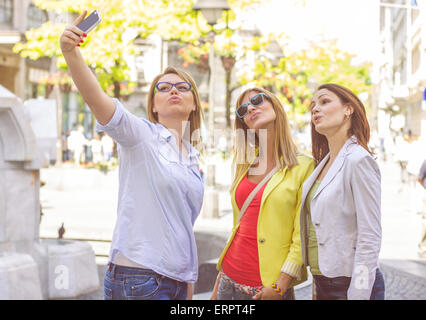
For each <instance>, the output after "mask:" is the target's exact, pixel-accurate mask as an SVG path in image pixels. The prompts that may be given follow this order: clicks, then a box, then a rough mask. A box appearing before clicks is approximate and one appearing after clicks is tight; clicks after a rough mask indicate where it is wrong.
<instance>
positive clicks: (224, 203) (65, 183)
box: [40, 156, 426, 300]
mask: <svg viewBox="0 0 426 320" xmlns="http://www.w3.org/2000/svg"><path fill="white" fill-rule="evenodd" d="M215 163H216V164H217V168H216V182H217V184H218V188H217V189H218V191H219V210H220V213H219V219H205V218H203V217H202V216H200V218H198V220H197V222H196V224H195V227H194V230H196V231H209V232H218V233H221V234H224V233H225V234H226V233H228V234H229V232H230V231H231V228H232V213H231V205H230V196H229V191H228V190H229V183H230V182H231V181H230V172H231V166H230V161H229V160H228V161H223V160H221V158H220V157H219V156H218V157H217V159H215ZM379 164H380V168H381V173H382V227H383V239H382V248H381V253H380V264H381V268H382V271H383V272H384V275H385V282H386V298H387V299H422V300H423V299H426V262H425V261H426V260H425V259H424V258H423V259H421V258H420V257H419V255H418V246H417V245H418V242H419V240H420V236H421V227H422V223H423V222H424V220H422V217H421V216H420V215H418V214H416V213H415V212H414V209H413V208H412V207H413V206H412V205H411V204H412V202H413V201H412V200H413V196H414V195H413V192H412V191H411V189H410V188H409V187H408V186H406V185H402V184H401V182H400V180H399V177H400V175H399V167H398V166H397V165H396V164H395V163H394V162H379ZM41 179H42V180H43V181H45V182H46V185H45V186H44V187H43V188H42V189H41V191H40V197H41V201H42V206H43V213H44V215H43V218H42V221H41V224H40V236H41V237H57V230H58V228H59V227H60V225H61V223H62V222H64V225H65V229H66V233H65V236H64V237H65V238H89V239H90V238H97V239H106V240H109V239H111V237H112V232H113V228H114V225H115V219H116V208H117V193H118V172H117V170H114V171H111V172H109V173H108V174H106V175H105V174H103V173H101V172H100V171H98V170H96V169H82V168H72V167H68V168H67V167H63V168H49V169H43V170H42V171H41ZM93 247H94V249H95V251H96V252H97V253H99V252H101V253H108V250H109V244H108V243H107V244H102V243H98V244H93ZM105 262H106V260H105V259H103V258H98V264H99V267H100V280H101V282H102V280H103V276H104V274H105V270H104V267H103V266H102V265H103V264H105ZM101 289H102V288H101ZM102 290H103V289H102ZM102 297H103V293H102V291H101V290H99V292H94V293H93V294H89V295H85V296H84V297H81V299H102ZM196 298H197V297H196ZM198 298H202V299H203V298H206V296H205V295H204V296H198ZM296 298H297V299H310V298H311V286H310V284H309V282H308V283H306V284H305V285H304V286H302V288H299V289H297V290H296Z"/></svg>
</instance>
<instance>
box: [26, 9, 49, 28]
mask: <svg viewBox="0 0 426 320" xmlns="http://www.w3.org/2000/svg"><path fill="white" fill-rule="evenodd" d="M46 21H47V12H46V11H43V10H41V9H40V8H38V7H36V6H35V5H34V4H32V3H31V4H30V6H29V7H28V13H27V29H31V28H38V27H40V26H41V25H42V24H43V23H45V22H46Z"/></svg>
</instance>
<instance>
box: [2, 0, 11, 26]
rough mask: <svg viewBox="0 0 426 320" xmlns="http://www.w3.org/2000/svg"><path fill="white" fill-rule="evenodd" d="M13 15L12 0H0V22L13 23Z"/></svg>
mask: <svg viewBox="0 0 426 320" xmlns="http://www.w3.org/2000/svg"><path fill="white" fill-rule="evenodd" d="M12 17H13V3H12V0H0V23H11V22H12Z"/></svg>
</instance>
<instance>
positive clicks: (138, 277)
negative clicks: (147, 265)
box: [104, 263, 187, 300]
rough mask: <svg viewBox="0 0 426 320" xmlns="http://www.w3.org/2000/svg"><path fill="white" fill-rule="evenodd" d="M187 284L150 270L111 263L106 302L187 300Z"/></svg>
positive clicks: (105, 295)
mask: <svg viewBox="0 0 426 320" xmlns="http://www.w3.org/2000/svg"><path fill="white" fill-rule="evenodd" d="M186 294H187V283H186V282H180V281H177V280H173V279H170V278H167V277H165V276H162V275H160V274H158V273H155V272H154V271H152V270H150V269H141V268H130V267H123V266H118V265H115V264H113V263H110V264H109V265H108V268H107V272H106V274H105V279H104V299H105V300H186Z"/></svg>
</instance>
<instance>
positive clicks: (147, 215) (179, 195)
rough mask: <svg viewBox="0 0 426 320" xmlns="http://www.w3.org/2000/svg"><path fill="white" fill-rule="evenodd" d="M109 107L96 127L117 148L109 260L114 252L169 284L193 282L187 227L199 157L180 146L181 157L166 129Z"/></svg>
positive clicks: (199, 194) (194, 206) (198, 187)
mask: <svg viewBox="0 0 426 320" xmlns="http://www.w3.org/2000/svg"><path fill="white" fill-rule="evenodd" d="M114 102H115V105H116V109H115V113H114V115H113V117H112V119H111V120H110V122H109V123H108V124H106V125H101V124H100V123H98V122H97V123H96V131H98V132H99V131H104V132H106V133H107V134H108V135H109V136H110V137H111V138H113V139H114V140H115V141H116V142H117V143H118V155H119V192H118V210H117V223H116V226H115V229H114V234H113V238H112V244H111V251H110V257H109V260H110V261H114V256H115V255H116V254H117V252H119V253H120V254H122V255H124V256H125V257H126V258H128V259H130V260H131V261H134V262H136V263H137V264H140V265H142V266H144V267H146V268H150V269H152V270H154V271H155V272H157V273H159V274H162V275H164V276H167V277H169V278H172V279H175V280H179V281H184V282H195V281H196V280H197V277H198V257H197V246H196V243H195V237H194V232H193V226H194V222H195V219H196V218H197V216H198V214H199V212H200V209H201V205H202V201H203V193H204V189H203V183H202V179H201V177H200V172H199V167H198V158H199V152H198V151H197V150H195V148H194V147H193V146H192V145H190V144H189V143H188V142H186V146H187V149H188V150H189V152H188V156H187V157H184V156H182V153H181V152H180V150H179V148H178V146H177V143H176V139H175V137H174V136H173V135H172V134H171V132H170V131H169V130H168V129H167V128H165V127H164V126H163V125H161V124H159V123H157V124H154V123H151V122H150V121H148V120H146V119H143V118H138V117H136V116H134V115H133V114H131V113H130V112H128V111H127V110H126V109H125V108H124V107H123V106H122V104H121V103H120V102H119V101H118V100H117V99H114ZM184 143H185V142H184Z"/></svg>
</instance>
